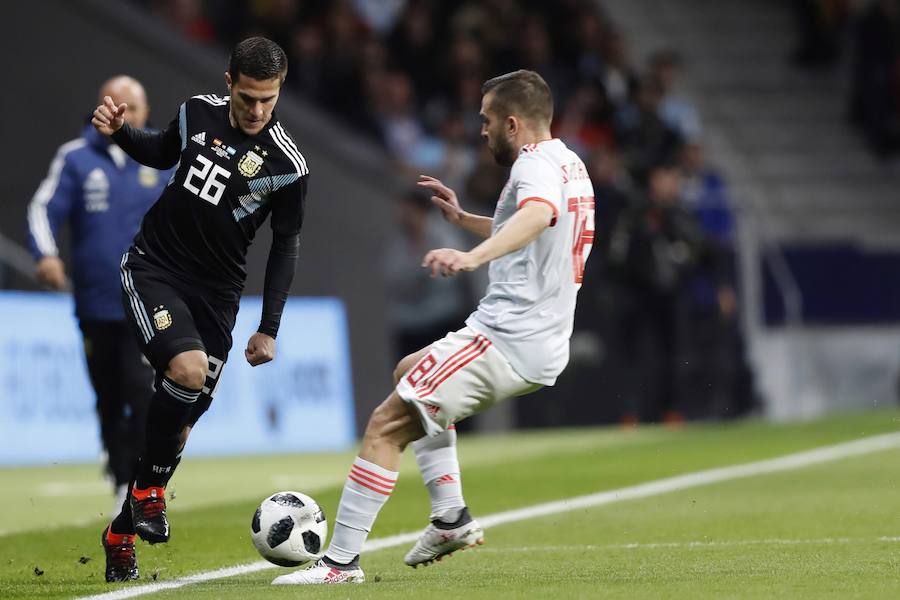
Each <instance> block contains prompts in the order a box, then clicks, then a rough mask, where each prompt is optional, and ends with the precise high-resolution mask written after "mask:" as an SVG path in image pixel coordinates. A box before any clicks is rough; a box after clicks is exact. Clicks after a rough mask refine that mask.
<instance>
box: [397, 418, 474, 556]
mask: <svg viewBox="0 0 900 600" xmlns="http://www.w3.org/2000/svg"><path fill="white" fill-rule="evenodd" d="M412 447H413V450H415V453H416V462H417V463H418V465H419V471H421V472H422V480H423V482H424V483H425V487H426V488H428V495H429V496H430V497H431V516H430V517H429V518H430V519H431V524H430V525H428V527H426V528H425V531H424V532H422V535H421V537H419V539H418V541H416V544H415V545H414V546H413V547H412V549H411V550H410V551H409V552H407V553H406V556H405V557H404V558H403V562H405V563H406V564H408V565H409V566H411V567H413V568H415V567H416V566H418V565H421V564H425V565H428V564H431V563H432V562H433V561H435V560H440V559H441V558H442V557H444V556H448V555H450V554H453V553H454V552H456V551H457V550H464V549H466V548H473V547H475V546H476V545H479V544H483V543H484V529H482V528H481V526H480V525H479V524H478V522H477V521H476V520H475V519H473V518H472V516H471V515H470V514H469V509H468V508H466V502H465V500H464V499H463V495H462V480H461V478H460V468H459V458H458V457H457V454H456V427H455V426H453V425H451V426H450V427H449V428H447V430H445V431H442V432H441V433H439V434H438V435H435V436H429V437H424V438H422V439H420V440H417V441H415V442H413V443H412Z"/></svg>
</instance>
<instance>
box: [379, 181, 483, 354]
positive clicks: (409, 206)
mask: <svg viewBox="0 0 900 600" xmlns="http://www.w3.org/2000/svg"><path fill="white" fill-rule="evenodd" d="M397 225H398V232H397V233H398V235H396V236H395V237H393V238H392V239H391V240H390V241H389V243H388V248H387V252H386V254H385V260H384V272H385V281H386V283H387V289H388V290H389V294H390V297H389V307H390V308H389V310H390V322H391V325H392V328H393V337H394V356H395V358H396V359H397V360H400V359H401V358H403V357H404V356H407V355H409V354H411V353H413V352H417V351H418V350H420V349H422V348H424V347H425V346H427V345H429V344H431V342H433V341H434V340H435V339H438V337H437V336H441V335H444V334H446V332H447V331H450V330H451V329H453V327H456V326H457V325H458V324H459V322H460V320H464V319H465V318H466V317H467V316H468V314H469V312H470V311H471V310H472V308H473V302H472V299H473V297H474V296H473V294H472V291H471V289H470V288H469V286H468V280H467V278H465V277H450V278H444V277H437V278H435V277H431V276H430V274H429V272H428V271H426V270H424V269H422V268H421V264H422V258H423V257H424V256H425V254H426V253H427V252H428V251H429V250H431V249H432V248H463V247H465V246H466V241H465V239H464V238H463V237H462V235H460V234H459V232H458V231H457V230H456V229H455V228H453V227H451V226H450V225H449V224H447V223H446V222H445V221H444V220H443V219H442V218H440V216H438V215H436V214H434V211H433V210H432V206H431V201H430V200H429V198H428V195H427V194H424V193H422V192H421V191H419V190H417V189H414V190H410V191H408V192H407V193H405V194H404V195H403V196H401V197H400V199H399V201H398V203H397Z"/></svg>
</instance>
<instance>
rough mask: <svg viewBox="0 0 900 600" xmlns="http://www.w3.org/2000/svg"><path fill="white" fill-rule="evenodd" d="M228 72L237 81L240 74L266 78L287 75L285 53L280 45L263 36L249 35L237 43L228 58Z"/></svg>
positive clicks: (260, 78)
mask: <svg viewBox="0 0 900 600" xmlns="http://www.w3.org/2000/svg"><path fill="white" fill-rule="evenodd" d="M228 72H229V73H230V74H231V78H232V79H233V80H234V81H237V79H238V77H239V76H240V75H246V76H247V77H252V78H253V79H259V80H262V81H264V80H266V79H274V78H276V77H278V78H279V79H281V81H282V82H284V77H285V75H287V55H286V54H285V53H284V50H282V49H281V46H279V45H278V44H276V43H275V42H273V41H272V40H270V39H268V38H264V37H251V38H247V39H246V40H244V41H243V42H241V43H239V44H238V45H237V46H235V47H234V50H232V51H231V56H230V57H229V58H228Z"/></svg>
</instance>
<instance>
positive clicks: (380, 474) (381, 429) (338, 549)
mask: <svg viewBox="0 0 900 600" xmlns="http://www.w3.org/2000/svg"><path fill="white" fill-rule="evenodd" d="M413 410H414V409H412V408H411V407H409V406H408V405H407V404H406V403H405V402H404V401H403V400H401V399H400V396H398V395H397V393H396V392H393V393H391V395H390V396H388V398H387V400H385V401H384V402H382V403H381V405H380V406H379V407H378V408H376V409H375V412H373V413H372V416H371V417H370V418H369V424H368V426H367V427H366V433H365V435H364V436H363V443H362V449H361V450H360V453H359V456H358V457H357V458H356V460H355V461H353V466H352V467H351V468H350V474H349V475H348V476H347V481H346V482H345V483H344V491H343V493H342V494H341V502H340V505H339V506H338V510H337V516H336V518H335V523H334V533H333V534H332V536H331V542H330V543H329V545H328V549H327V550H326V551H325V556H323V557H322V559H321V560H319V561H317V562H316V563H315V564H314V565H313V566H311V567H310V568H308V569H305V570H302V571H295V572H294V573H290V574H288V575H282V576H281V577H278V578H276V579H275V580H274V581H273V582H272V583H273V584H274V585H290V584H295V585H296V584H301V585H303V584H322V583H362V582H363V581H365V575H364V574H363V571H362V569H360V568H359V553H360V551H361V550H362V547H363V543H364V542H365V541H366V537H367V536H368V535H369V532H370V531H371V530H372V525H373V524H374V523H375V518H376V517H377V516H378V511H380V510H381V507H382V506H384V503H385V502H387V500H388V498H390V495H391V492H392V491H393V490H394V485H395V483H396V482H397V468H398V467H399V464H400V454H401V453H402V452H403V449H404V448H405V447H406V445H407V444H409V443H410V442H412V441H413V440H417V439H419V438H421V437H422V436H423V435H424V434H425V432H424V430H423V429H422V424H421V422H420V421H419V417H418V415H416V414H415V413H414V412H413Z"/></svg>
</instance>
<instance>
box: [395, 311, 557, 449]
mask: <svg viewBox="0 0 900 600" xmlns="http://www.w3.org/2000/svg"><path fill="white" fill-rule="evenodd" d="M542 387H543V386H542V385H541V384H539V383H531V382H529V381H525V380H524V379H522V377H520V376H519V374H518V373H516V372H515V371H514V370H513V368H512V366H510V364H509V361H507V360H506V357H504V356H503V354H501V353H500V351H499V350H497V348H495V347H494V345H493V344H492V343H491V342H490V340H488V339H487V338H486V337H485V336H483V335H481V334H480V333H476V332H475V331H474V330H472V329H470V328H469V327H463V328H462V329H460V330H459V331H454V332H451V333H448V334H447V336H446V337H444V338H443V339H441V340H438V341H437V342H435V343H434V344H432V345H431V348H429V351H428V353H427V354H426V355H425V356H424V357H422V359H421V360H419V362H417V363H416V364H415V365H413V366H412V368H410V369H409V371H407V372H406V373H405V374H404V375H403V378H402V379H400V383H398V384H397V394H399V395H400V397H401V398H403V400H405V401H406V402H408V403H410V404H411V405H412V406H414V407H415V408H416V410H417V411H418V412H419V415H420V417H421V418H422V425H423V426H424V427H425V433H427V434H428V435H437V434H438V433H440V432H442V431H444V430H445V429H447V428H448V427H449V426H450V425H453V424H454V423H456V422H457V421H461V420H462V419H465V418H466V417H470V416H472V415H474V414H478V413H480V412H483V411H485V410H487V409H489V408H490V407H492V406H493V405H494V404H496V403H497V402H500V401H502V400H506V399H507V398H513V397H515V396H522V395H524V394H529V393H531V392H534V391H536V390H539V389H540V388H542Z"/></svg>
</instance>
